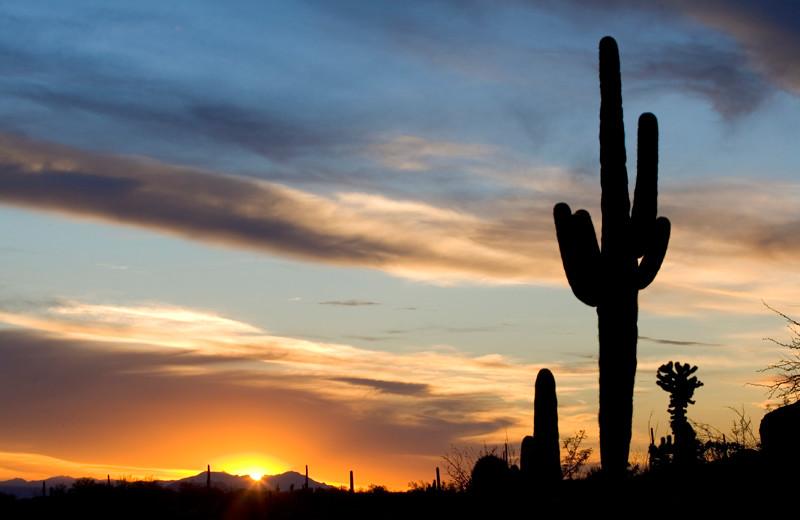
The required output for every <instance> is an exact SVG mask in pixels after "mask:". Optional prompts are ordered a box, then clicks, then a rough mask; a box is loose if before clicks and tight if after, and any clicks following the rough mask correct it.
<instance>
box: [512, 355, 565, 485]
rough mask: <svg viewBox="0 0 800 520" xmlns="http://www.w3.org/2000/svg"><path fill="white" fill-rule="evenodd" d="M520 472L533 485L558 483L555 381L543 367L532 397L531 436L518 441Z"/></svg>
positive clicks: (559, 478) (559, 474)
mask: <svg viewBox="0 0 800 520" xmlns="http://www.w3.org/2000/svg"><path fill="white" fill-rule="evenodd" d="M520 451H521V453H522V455H521V459H520V466H521V468H520V469H521V470H522V472H523V473H524V474H526V475H527V476H529V477H530V478H531V479H533V480H534V481H535V482H537V483H544V482H554V481H557V480H561V454H560V453H559V444H558V400H557V398H556V380H555V378H554V377H553V373H552V372H550V370H548V369H546V368H543V369H541V370H540V371H539V373H538V374H537V375H536V386H535V393H534V398H533V437H525V439H523V440H522V449H521V450H520Z"/></svg>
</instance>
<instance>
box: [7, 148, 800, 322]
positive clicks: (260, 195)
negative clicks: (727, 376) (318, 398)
mask: <svg viewBox="0 0 800 520" xmlns="http://www.w3.org/2000/svg"><path fill="white" fill-rule="evenodd" d="M528 178H530V179H533V180H530V181H529V182H527V183H522V184H520V185H519V186H518V188H517V192H518V193H517V195H516V196H515V197H509V198H503V199H498V200H493V199H487V200H484V201H483V202H482V204H481V205H479V206H478V207H476V208H475V211H474V212H468V211H465V210H462V209H453V208H451V207H447V206H437V205H433V204H428V203H423V202H418V201H413V200H395V199H391V198H388V197H385V196H381V195H374V194H367V193H359V192H339V193H335V194H333V195H330V196H322V195H317V194H313V193H310V192H305V191H301V190H297V189H293V188H289V187H287V186H283V185H280V184H276V183H268V182H264V181H259V180H255V179H251V178H246V177H239V176H232V175H222V174H216V173H209V172H206V171H200V170H196V169H191V168H185V167H178V166H174V165H169V164H164V163H158V162H153V161H145V160H141V159H131V158H123V157H117V156H108V155H100V154H92V153H88V152H83V151H78V150H75V149H70V148H66V147H61V146H57V145H51V144H43V143H39V142H34V141H29V140H24V139H21V138H17V137H13V136H9V135H3V136H0V183H2V186H3V190H0V201H2V202H5V203H8V204H14V205H20V206H25V207H34V208H39V209H44V210H49V211H57V212H60V213H65V214H68V215H72V216H76V217H85V218H92V219H99V220H102V221H105V222H112V223H117V224H125V225H133V226H138V227H143V228H147V229H151V230H154V231H159V232H165V233H169V234H173V235H177V236H179V237H182V238H187V239H192V240H199V241H203V242H207V243H212V244H222V245H227V246H233V247H240V248H248V249H253V250H260V251H264V252H267V253H272V254H278V255H282V256H288V257H291V258H295V259H300V260H304V261H309V262H317V263H324V264H332V265H341V266H350V267H360V268H372V269H378V270H382V271H384V272H388V273H391V274H394V275H399V276H404V277H408V278H412V279H421V280H432V281H435V282H436V283H440V284H447V283H457V282H464V281H469V282H472V283H476V282H477V283H489V284H497V283H520V282H524V283H539V284H546V285H554V286H561V287H566V282H565V279H564V275H563V269H562V266H561V262H560V258H559V253H558V245H557V242H556V240H555V232H554V229H553V224H552V206H553V203H554V202H558V201H560V200H565V201H568V202H569V203H570V205H571V207H572V208H573V210H576V209H578V208H581V207H583V208H587V209H589V211H590V213H591V214H592V215H593V218H594V220H595V225H596V226H598V225H599V215H600V212H599V210H598V209H597V202H598V200H599V193H598V192H599V187H598V186H597V184H598V183H597V181H596V179H594V178H587V177H586V176H582V175H574V174H573V175H570V174H568V173H565V172H562V174H561V175H560V176H557V175H555V173H553V172H550V171H544V172H538V173H537V172H533V173H531V174H530V175H528ZM506 182H509V183H512V182H513V181H512V180H511V179H510V178H507V179H506ZM742 201H747V203H746V204H743V203H742ZM798 205H800V189H798V186H797V185H795V184H793V183H789V182H785V181H783V182H777V181H772V182H770V181H768V180H766V179H759V180H758V181H751V180H742V179H716V180H711V181H704V182H699V181H697V180H694V179H693V180H691V182H684V183H672V184H669V185H667V186H665V187H663V188H662V189H661V190H660V195H659V210H660V213H661V214H662V215H665V216H667V217H669V218H670V220H671V222H672V238H671V241H670V247H669V250H668V252H667V257H666V260H665V263H664V265H663V267H662V270H661V272H660V273H659V276H658V280H657V283H655V284H653V285H652V286H651V287H650V288H648V289H647V291H644V292H643V293H642V299H643V302H646V306H644V305H643V309H648V310H650V311H651V312H661V313H667V314H675V313H678V314H686V313H692V312H695V311H696V310H697V309H715V310H720V311H725V312H742V309H743V308H744V307H743V305H744V306H747V305H750V304H752V302H758V301H760V299H761V298H763V297H769V298H777V299H784V300H788V299H790V296H791V291H792V290H793V288H792V286H791V285H790V284H786V283H785V278H786V276H789V273H794V272H796V270H797V268H798V265H797V264H798V258H800V222H798V219H797V215H796V208H797V207H798ZM597 231H598V232H599V229H598V230H597ZM767 264H768V265H770V268H769V269H766V270H765V268H764V266H765V265H767ZM322 303H324V304H328V305H334V304H345V305H354V304H365V303H376V302H369V301H360V300H351V301H349V300H331V301H329V302H322Z"/></svg>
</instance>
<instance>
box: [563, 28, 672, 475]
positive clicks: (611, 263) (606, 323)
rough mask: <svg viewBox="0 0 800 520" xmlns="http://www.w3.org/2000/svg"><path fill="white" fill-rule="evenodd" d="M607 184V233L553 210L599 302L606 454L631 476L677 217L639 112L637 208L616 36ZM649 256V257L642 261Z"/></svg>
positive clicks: (604, 153) (607, 85)
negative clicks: (641, 364)
mask: <svg viewBox="0 0 800 520" xmlns="http://www.w3.org/2000/svg"><path fill="white" fill-rule="evenodd" d="M600 97H601V102H600V186H601V188H602V195H601V199H600V208H601V211H602V238H601V246H600V247H598V244H597V236H596V234H595V230H594V225H593V224H592V219H591V217H590V216H589V213H588V212H587V211H585V210H578V211H576V212H575V213H574V214H573V213H572V210H570V207H569V206H568V205H567V204H565V203H563V202H562V203H559V204H557V205H556V206H555V208H554V210H553V214H554V218H555V224H556V234H557V236H558V244H559V248H560V250H561V259H562V262H563V264H564V270H565V272H566V275H567V280H568V281H569V284H570V287H571V288H572V291H573V293H575V296H577V297H578V299H579V300H580V301H582V302H583V303H585V304H587V305H590V306H593V307H597V318H598V330H599V342H600V361H599V365H600V413H599V422H600V460H601V464H602V467H603V471H604V473H605V474H606V475H608V476H612V477H615V478H622V477H624V475H625V471H626V467H627V464H628V453H629V451H630V439H631V420H632V416H633V384H634V378H635V376H636V341H637V338H638V329H637V323H636V322H637V314H638V301H637V300H638V294H639V291H640V290H642V289H644V288H645V287H647V286H648V285H649V284H650V282H652V281H653V279H654V278H655V276H656V274H657V273H658V270H659V268H660V267H661V263H662V261H663V259H664V254H665V253H666V251H667V244H668V242H669V233H670V223H669V220H667V219H666V218H664V217H659V218H656V215H657V213H658V211H657V198H658V190H657V178H658V173H657V172H658V123H657V121H656V117H655V116H654V115H653V114H649V113H646V114H642V115H641V116H640V117H639V136H638V140H639V144H638V163H637V176H636V187H635V190H634V201H633V209H632V210H631V204H630V200H629V193H628V174H627V170H626V166H625V162H626V154H625V132H624V127H623V122H622V95H621V83H620V68H619V51H618V49H617V43H616V42H615V41H614V39H613V38H610V37H605V38H603V39H602V40H601V41H600ZM639 258H641V262H639V261H638V260H637V259H639Z"/></svg>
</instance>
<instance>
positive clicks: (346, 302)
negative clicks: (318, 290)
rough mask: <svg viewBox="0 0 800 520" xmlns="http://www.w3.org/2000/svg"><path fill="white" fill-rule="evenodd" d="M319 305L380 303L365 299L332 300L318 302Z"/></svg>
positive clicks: (351, 305)
mask: <svg viewBox="0 0 800 520" xmlns="http://www.w3.org/2000/svg"><path fill="white" fill-rule="evenodd" d="M319 304H320V305H339V306H343V307H364V306H366V307H369V306H371V305H380V303H376V302H370V301H365V300H332V301H327V302H319Z"/></svg>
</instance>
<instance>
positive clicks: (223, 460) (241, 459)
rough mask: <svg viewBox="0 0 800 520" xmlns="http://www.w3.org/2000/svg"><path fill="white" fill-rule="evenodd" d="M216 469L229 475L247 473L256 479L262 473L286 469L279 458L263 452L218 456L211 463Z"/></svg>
mask: <svg viewBox="0 0 800 520" xmlns="http://www.w3.org/2000/svg"><path fill="white" fill-rule="evenodd" d="M215 466H216V468H217V469H218V471H225V472H226V473H230V474H231V475H249V476H250V478H251V479H253V480H255V481H258V480H261V477H263V476H264V475H278V474H280V473H283V472H285V471H286V469H285V467H286V466H285V465H284V463H283V462H281V461H280V460H277V459H275V458H273V457H269V456H267V455H264V454H263V453H236V454H231V455H227V456H225V457H220V458H218V459H216V461H215V464H212V470H213V468H214V467H215Z"/></svg>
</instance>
